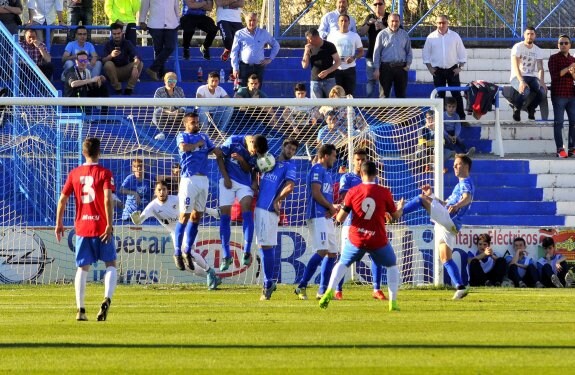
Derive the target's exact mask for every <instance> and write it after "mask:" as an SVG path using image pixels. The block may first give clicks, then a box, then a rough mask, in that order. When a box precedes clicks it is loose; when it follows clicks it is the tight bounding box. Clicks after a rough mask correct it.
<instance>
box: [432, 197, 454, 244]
mask: <svg viewBox="0 0 575 375" xmlns="http://www.w3.org/2000/svg"><path fill="white" fill-rule="evenodd" d="M431 221H432V222H434V223H436V224H439V225H441V226H442V227H444V228H445V230H446V231H448V232H451V233H453V234H454V235H455V234H457V233H459V231H458V230H457V228H456V227H455V224H454V223H453V220H451V217H450V216H449V212H447V208H445V206H444V205H442V204H441V202H439V201H438V200H437V199H434V200H432V201H431Z"/></svg>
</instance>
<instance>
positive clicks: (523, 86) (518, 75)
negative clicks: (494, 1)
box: [510, 26, 547, 121]
mask: <svg viewBox="0 0 575 375" xmlns="http://www.w3.org/2000/svg"><path fill="white" fill-rule="evenodd" d="M534 42H535V28H533V27H532V26H529V27H527V28H526V29H525V32H524V33H523V42H519V43H516V44H515V45H514V46H513V48H511V78H510V80H511V86H512V87H513V88H514V89H515V91H517V92H518V93H519V95H518V96H517V99H516V100H515V102H514V103H512V104H513V106H514V109H513V120H515V121H521V109H522V108H523V103H524V102H525V99H526V98H527V97H528V96H529V94H530V93H531V92H534V93H535V97H534V98H533V100H532V101H531V103H530V104H529V107H528V108H527V113H528V118H529V120H535V109H536V108H537V106H538V105H539V103H541V101H542V100H543V99H544V98H545V96H546V95H547V86H546V85H545V72H544V71H543V57H544V55H543V51H542V50H541V48H539V47H537V46H536V45H535V44H534Z"/></svg>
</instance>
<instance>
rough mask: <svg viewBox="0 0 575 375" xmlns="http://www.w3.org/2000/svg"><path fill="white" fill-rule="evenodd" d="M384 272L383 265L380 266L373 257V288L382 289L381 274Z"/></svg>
mask: <svg viewBox="0 0 575 375" xmlns="http://www.w3.org/2000/svg"><path fill="white" fill-rule="evenodd" d="M382 274H383V267H382V266H378V265H377V263H375V262H374V261H373V259H371V277H372V278H373V280H372V283H373V290H380V289H381V275H382Z"/></svg>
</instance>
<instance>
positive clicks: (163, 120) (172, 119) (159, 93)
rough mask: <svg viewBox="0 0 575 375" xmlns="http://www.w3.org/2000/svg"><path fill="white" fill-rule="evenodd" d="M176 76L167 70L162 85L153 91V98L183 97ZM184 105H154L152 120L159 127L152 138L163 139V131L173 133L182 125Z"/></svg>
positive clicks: (182, 91)
mask: <svg viewBox="0 0 575 375" xmlns="http://www.w3.org/2000/svg"><path fill="white" fill-rule="evenodd" d="M177 84H178V76H177V75H176V73H174V72H168V73H166V74H165V75H164V87H160V88H158V89H157V90H156V92H155V93H154V98H185V97H186V95H185V94H184V90H183V89H182V88H181V87H178V86H177ZM185 113H186V108H185V107H174V106H170V107H156V109H155V110H154V115H153V117H152V122H153V123H154V125H156V126H157V127H158V128H159V129H160V133H158V134H157V135H156V136H155V137H154V138H155V139H156V140H158V141H161V140H164V139H165V138H166V135H165V134H164V133H169V134H175V133H177V132H178V131H179V130H180V128H181V125H182V120H183V118H184V114H185Z"/></svg>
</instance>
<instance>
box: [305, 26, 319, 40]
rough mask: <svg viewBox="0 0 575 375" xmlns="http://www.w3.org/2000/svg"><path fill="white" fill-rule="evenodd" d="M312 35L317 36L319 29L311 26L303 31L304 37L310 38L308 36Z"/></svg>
mask: <svg viewBox="0 0 575 375" xmlns="http://www.w3.org/2000/svg"><path fill="white" fill-rule="evenodd" d="M314 36H319V31H317V29H316V28H311V29H309V30H308V31H306V32H305V37H306V38H310V37H314Z"/></svg>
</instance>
